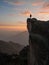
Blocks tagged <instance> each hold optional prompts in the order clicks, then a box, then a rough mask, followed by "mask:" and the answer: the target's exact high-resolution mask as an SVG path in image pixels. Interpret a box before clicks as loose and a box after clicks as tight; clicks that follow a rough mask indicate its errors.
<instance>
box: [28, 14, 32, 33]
mask: <svg viewBox="0 0 49 65" xmlns="http://www.w3.org/2000/svg"><path fill="white" fill-rule="evenodd" d="M31 17H32V15H31V14H30V18H27V29H28V32H29V33H30V32H31V22H32V18H31Z"/></svg>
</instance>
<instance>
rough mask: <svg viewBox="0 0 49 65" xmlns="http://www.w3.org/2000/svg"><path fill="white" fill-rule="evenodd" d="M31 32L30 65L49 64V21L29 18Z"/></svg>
mask: <svg viewBox="0 0 49 65" xmlns="http://www.w3.org/2000/svg"><path fill="white" fill-rule="evenodd" d="M27 29H28V32H29V47H30V53H29V54H30V57H29V63H28V64H29V65H49V63H48V62H49V58H48V57H49V21H40V20H37V19H36V18H28V19H27Z"/></svg>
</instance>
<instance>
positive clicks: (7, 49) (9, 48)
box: [0, 40, 24, 54]
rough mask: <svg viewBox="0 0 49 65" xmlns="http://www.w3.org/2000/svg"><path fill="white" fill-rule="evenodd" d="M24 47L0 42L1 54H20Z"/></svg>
mask: <svg viewBox="0 0 49 65" xmlns="http://www.w3.org/2000/svg"><path fill="white" fill-rule="evenodd" d="M23 47H24V46H23V45H20V44H18V43H14V42H5V41H1V40H0V52H2V53H7V54H19V52H20V51H21V50H22V49H23Z"/></svg>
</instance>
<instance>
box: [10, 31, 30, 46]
mask: <svg viewBox="0 0 49 65" xmlns="http://www.w3.org/2000/svg"><path fill="white" fill-rule="evenodd" d="M28 38H29V37H28V32H27V31H25V32H21V33H19V34H17V35H13V36H12V37H11V38H9V39H10V40H11V41H14V42H17V43H20V44H21V45H25V46H26V45H28Z"/></svg>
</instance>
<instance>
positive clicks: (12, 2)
mask: <svg viewBox="0 0 49 65" xmlns="http://www.w3.org/2000/svg"><path fill="white" fill-rule="evenodd" d="M4 2H5V3H7V4H11V5H23V4H25V2H22V1H17V0H16V1H15V0H14V1H12V0H10V1H8V0H5V1H4Z"/></svg>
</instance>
